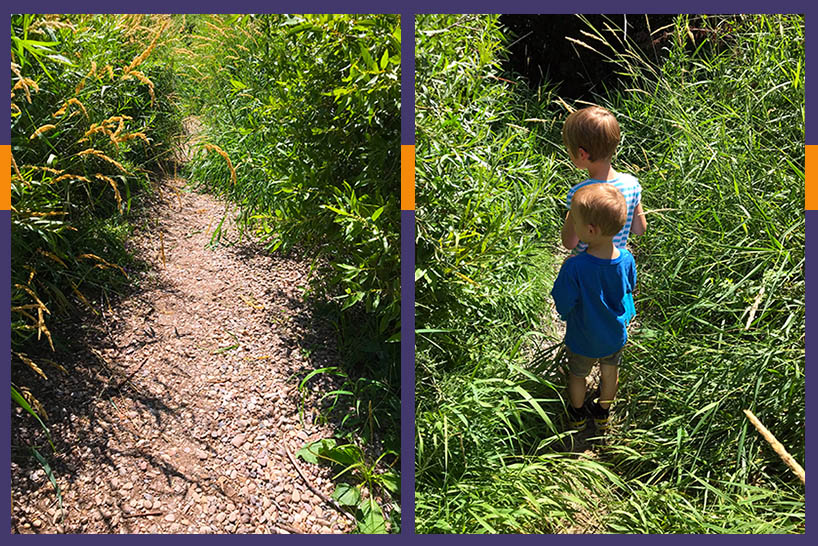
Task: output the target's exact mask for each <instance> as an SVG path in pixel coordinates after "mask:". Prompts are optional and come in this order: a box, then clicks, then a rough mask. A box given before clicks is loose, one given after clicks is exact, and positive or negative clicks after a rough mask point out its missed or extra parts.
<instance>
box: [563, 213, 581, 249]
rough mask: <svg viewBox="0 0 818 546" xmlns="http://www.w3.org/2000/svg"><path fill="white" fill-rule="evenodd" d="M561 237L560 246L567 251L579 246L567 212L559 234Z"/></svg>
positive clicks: (572, 223) (569, 214)
mask: <svg viewBox="0 0 818 546" xmlns="http://www.w3.org/2000/svg"><path fill="white" fill-rule="evenodd" d="M560 236H561V237H562V246H564V247H565V248H567V249H568V250H573V249H574V248H575V247H576V246H577V245H578V244H579V237H577V234H576V232H575V231H574V222H573V220H571V211H570V210H569V211H568V214H566V215H565V222H563V224H562V232H561V233H560Z"/></svg>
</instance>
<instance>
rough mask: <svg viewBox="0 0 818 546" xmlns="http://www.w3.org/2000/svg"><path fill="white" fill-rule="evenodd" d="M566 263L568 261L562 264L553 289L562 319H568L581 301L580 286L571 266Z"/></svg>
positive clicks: (552, 292)
mask: <svg viewBox="0 0 818 546" xmlns="http://www.w3.org/2000/svg"><path fill="white" fill-rule="evenodd" d="M566 264H567V262H564V263H563V264H562V267H561V268H560V272H559V274H558V275H557V280H555V281H554V288H552V289H551V296H552V297H553V298H554V305H556V307H557V313H559V315H560V318H562V320H566V319H567V317H568V315H569V314H570V313H571V311H572V310H573V309H574V307H575V306H576V304H577V302H578V301H579V286H578V285H577V281H576V278H575V276H574V274H573V273H572V272H571V271H570V269H571V266H567V267H566Z"/></svg>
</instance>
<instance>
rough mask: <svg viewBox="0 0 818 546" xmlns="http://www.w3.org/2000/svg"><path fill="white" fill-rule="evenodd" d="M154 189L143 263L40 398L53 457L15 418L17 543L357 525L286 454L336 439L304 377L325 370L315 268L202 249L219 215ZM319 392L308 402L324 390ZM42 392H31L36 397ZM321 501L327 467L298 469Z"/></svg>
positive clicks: (140, 245)
mask: <svg viewBox="0 0 818 546" xmlns="http://www.w3.org/2000/svg"><path fill="white" fill-rule="evenodd" d="M181 186H182V181H164V182H162V183H160V184H159V186H158V190H159V191H158V192H157V198H156V199H155V202H154V203H153V204H152V205H150V206H149V210H148V211H147V212H146V214H145V215H144V220H143V222H142V226H141V227H139V228H137V232H136V233H135V236H134V237H133V239H132V240H131V243H132V244H133V245H134V248H133V249H132V250H133V251H134V252H135V253H136V255H137V256H139V257H140V258H141V259H142V260H144V261H146V262H148V263H150V264H151V265H152V267H151V268H149V271H148V272H147V273H143V274H136V273H131V277H132V278H131V280H132V281H133V283H134V284H135V285H136V286H137V288H135V289H134V291H133V292H132V293H130V294H128V295H126V296H124V297H123V298H122V299H121V300H120V301H118V302H113V303H109V302H103V303H104V305H103V304H98V305H96V307H97V309H98V310H99V311H100V314H99V315H98V316H94V315H93V314H91V313H88V314H87V315H86V317H87V318H86V319H83V320H82V321H78V322H77V323H76V324H74V325H71V326H66V327H67V328H69V331H70V332H71V334H70V339H71V346H70V347H67V348H64V349H58V352H57V353H56V354H50V353H49V354H44V355H41V356H42V357H45V358H51V359H53V360H55V361H57V362H61V363H63V364H64V365H65V368H66V369H67V370H69V373H68V374H60V373H59V372H57V371H56V370H55V369H54V368H49V369H48V370H46V371H47V372H49V374H51V375H54V377H53V378H51V379H50V380H49V381H47V382H45V384H44V386H43V387H42V389H40V388H39V387H38V397H40V401H41V402H43V405H44V406H45V407H46V409H47V411H48V412H49V414H50V419H49V421H48V423H49V426H50V428H51V431H52V436H53V437H54V439H55V442H56V443H57V448H58V454H57V455H53V454H52V453H51V452H50V448H47V447H46V448H43V449H41V452H42V453H43V455H45V456H46V457H47V458H48V459H49V461H50V462H51V465H52V468H54V474H55V476H56V478H57V482H58V483H59V485H60V488H61V491H62V503H63V506H64V510H60V508H59V506H58V501H57V497H56V494H55V491H54V488H53V486H52V485H51V484H50V482H49V479H48V477H47V476H46V473H45V472H44V471H43V470H42V469H41V467H40V466H39V465H37V463H36V462H35V461H34V460H33V457H31V455H30V453H29V452H27V451H26V446H27V445H29V444H31V443H33V444H34V445H46V443H45V441H44V438H43V435H42V433H41V432H40V430H39V427H38V426H37V425H36V423H33V422H32V420H31V418H30V417H29V416H27V415H24V414H23V413H21V412H20V411H19V409H15V410H14V411H13V412H12V414H13V415H12V469H11V471H12V477H11V482H12V495H13V508H12V516H11V519H12V531H13V532H18V533H29V532H39V533H54V532H58V533H59V532H66V533H278V532H304V533H331V532H336V533H337V532H348V531H349V530H350V528H351V525H352V522H351V521H350V520H349V518H348V517H347V516H346V515H343V514H339V513H338V512H336V511H335V510H334V509H333V508H332V507H331V506H328V505H327V504H325V503H324V502H323V501H322V500H321V499H320V498H319V497H318V496H316V495H315V494H314V493H313V492H311V491H310V490H309V488H308V487H307V485H306V484H305V483H304V481H303V480H302V479H301V478H300V477H299V476H298V474H297V472H296V470H295V468H294V467H293V464H292V463H291V462H290V460H289V458H288V456H287V453H286V451H287V450H288V451H289V452H290V453H292V454H295V452H296V451H297V450H298V449H299V448H300V447H302V446H303V445H304V443H305V442H307V441H309V440H311V439H316V438H320V437H325V436H328V435H330V434H331V430H330V429H329V426H328V425H326V424H324V425H319V424H317V423H315V422H314V417H315V416H316V414H317V412H316V411H315V410H314V409H310V406H309V404H308V405H307V409H306V411H305V412H304V417H303V421H302V419H300V418H299V403H300V396H299V393H298V392H297V386H298V380H297V377H298V375H301V376H303V374H304V373H305V371H306V370H308V369H313V368H316V367H319V366H322V365H328V364H329V365H331V364H332V363H333V362H334V359H335V348H334V347H333V346H332V343H331V342H330V341H329V340H333V339H334V337H333V332H332V329H331V326H330V325H328V324H326V323H323V322H321V321H320V319H319V318H318V317H314V316H313V314H312V312H311V309H310V308H309V306H308V305H306V304H305V303H304V300H303V298H302V293H303V288H304V287H305V285H306V283H307V275H308V271H309V264H308V263H306V262H305V261H303V260H301V259H298V258H297V257H284V256H281V255H278V254H277V255H274V256H271V255H268V254H267V253H266V252H265V251H264V250H263V249H262V248H260V247H259V246H256V245H255V244H254V243H252V242H248V243H243V244H240V245H236V246H232V247H216V248H208V246H207V245H208V242H209V240H210V235H211V233H212V230H213V228H214V227H215V226H216V225H217V224H218V222H219V220H220V219H221V217H222V214H223V212H224V206H225V205H224V204H223V203H221V202H218V201H217V200H215V199H213V198H212V197H210V196H207V195H200V194H196V193H190V192H186V191H184V190H183V188H182V187H181ZM320 381H322V380H313V382H312V383H311V388H312V389H318V390H321V391H323V390H325V389H329V388H331V386H330V385H326V384H323V385H322V384H320ZM35 382H36V381H34V380H33V381H32V382H31V384H33V383H35ZM300 465H301V468H302V470H303V471H304V472H305V473H306V475H307V477H308V479H309V480H310V481H311V482H312V484H313V485H314V486H315V487H316V488H317V489H318V490H320V491H323V492H324V493H325V494H326V495H330V494H331V493H332V490H333V489H334V487H333V485H332V483H331V482H330V480H329V478H330V472H329V470H328V469H326V468H319V467H317V466H315V465H307V464H304V463H303V462H301V463H300Z"/></svg>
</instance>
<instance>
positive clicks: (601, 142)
mask: <svg viewBox="0 0 818 546" xmlns="http://www.w3.org/2000/svg"><path fill="white" fill-rule="evenodd" d="M619 137H620V132H619V122H618V121H616V118H615V117H614V115H613V114H612V113H611V112H609V111H608V110H606V109H605V108H602V107H600V106H589V107H588V108H583V109H582V110H577V111H575V112H572V113H571V114H570V115H569V116H568V117H567V118H565V125H563V127H562V141H563V143H564V144H565V147H566V148H568V151H569V152H570V153H571V155H572V156H575V155H577V152H578V151H579V149H580V148H582V149H583V150H585V151H586V152H588V159H589V160H591V161H597V160H599V159H611V158H612V157H613V154H614V152H615V151H616V147H617V145H618V144H619Z"/></svg>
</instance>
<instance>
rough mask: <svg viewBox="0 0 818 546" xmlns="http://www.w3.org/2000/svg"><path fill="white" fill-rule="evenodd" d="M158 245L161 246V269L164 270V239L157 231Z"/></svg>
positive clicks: (160, 232)
mask: <svg viewBox="0 0 818 546" xmlns="http://www.w3.org/2000/svg"><path fill="white" fill-rule="evenodd" d="M159 244H160V245H161V254H162V269H165V237H164V236H163V235H162V231H161V230H160V231H159Z"/></svg>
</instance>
